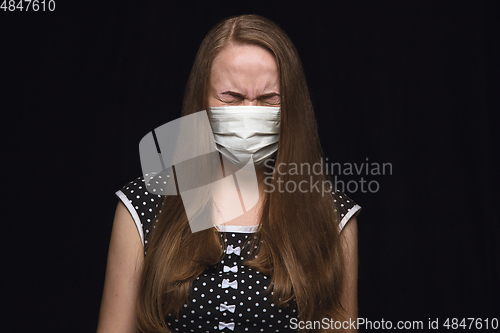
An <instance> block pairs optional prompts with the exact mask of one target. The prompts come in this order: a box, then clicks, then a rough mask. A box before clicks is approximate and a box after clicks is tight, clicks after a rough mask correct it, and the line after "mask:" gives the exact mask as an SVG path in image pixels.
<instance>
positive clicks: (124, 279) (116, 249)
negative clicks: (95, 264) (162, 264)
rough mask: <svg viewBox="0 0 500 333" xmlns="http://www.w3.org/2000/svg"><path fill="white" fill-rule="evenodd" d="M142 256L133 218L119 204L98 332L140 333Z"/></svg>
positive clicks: (110, 247) (140, 243)
mask: <svg viewBox="0 0 500 333" xmlns="http://www.w3.org/2000/svg"><path fill="white" fill-rule="evenodd" d="M143 254H144V252H143V246H142V242H141V239H140V236H139V233H138V231H137V228H136V226H135V223H134V221H133V219H132V216H131V215H130V213H129V212H128V210H127V208H126V207H125V206H124V205H123V203H121V202H119V203H118V206H117V207H116V213H115V219H114V222H113V231H112V232H111V240H110V244H109V252H108V263H107V267H106V280H105V282H104V291H103V295H102V302H101V311H100V314H99V323H98V325H97V332H98V333H111V332H120V333H137V332H139V329H138V328H137V321H136V316H135V302H136V298H137V284H138V278H139V272H140V269H141V267H142V262H143V258H144V255H143Z"/></svg>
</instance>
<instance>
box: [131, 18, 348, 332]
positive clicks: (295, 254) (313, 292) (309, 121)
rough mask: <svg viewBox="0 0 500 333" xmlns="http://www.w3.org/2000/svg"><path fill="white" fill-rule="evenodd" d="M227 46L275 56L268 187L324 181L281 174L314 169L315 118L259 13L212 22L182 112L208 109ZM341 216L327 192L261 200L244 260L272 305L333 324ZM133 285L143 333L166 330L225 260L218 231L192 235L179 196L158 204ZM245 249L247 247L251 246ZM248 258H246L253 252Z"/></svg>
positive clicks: (281, 36) (292, 54)
mask: <svg viewBox="0 0 500 333" xmlns="http://www.w3.org/2000/svg"><path fill="white" fill-rule="evenodd" d="M230 43H235V44H252V45H258V46H261V47H263V48H265V49H267V50H269V51H270V52H271V53H272V54H274V56H275V57H276V61H277V63H278V67H279V73H280V88H281V89H280V93H281V128H280V137H279V149H278V153H277V155H276V158H275V165H284V166H285V167H282V168H281V169H280V171H281V172H280V173H279V174H278V173H277V172H276V169H275V170H274V174H273V177H272V179H271V184H274V186H275V189H276V188H277V183H278V181H280V182H282V184H287V183H288V182H293V183H295V184H299V183H300V182H301V181H304V180H305V181H306V182H307V184H310V183H311V182H312V183H315V182H318V183H319V184H320V185H321V184H323V182H324V181H325V180H326V177H325V176H324V175H316V174H314V173H313V174H307V175H302V174H295V173H293V172H283V171H284V170H285V169H286V167H289V166H290V165H293V164H292V163H295V164H296V165H301V164H302V163H306V164H307V165H309V166H313V165H314V164H315V163H321V156H322V151H321V146H320V144H319V138H318V132H317V127H316V119H315V116H314V112H313V107H312V103H311V100H310V96H309V91H308V88H307V84H306V79H305V76H304V72H303V69H302V65H301V63H300V60H299V57H298V54H297V51H296V49H295V47H294V45H293V44H292V42H291V40H290V39H289V38H288V36H287V35H286V34H285V32H284V31H283V30H282V29H281V28H279V27H278V25H276V24H275V23H274V22H272V21H270V20H268V19H266V18H263V17H260V16H257V15H242V16H237V17H231V18H229V19H226V20H224V21H222V22H221V23H219V24H217V25H216V26H215V27H214V28H212V30H210V32H209V33H208V34H207V36H206V37H205V39H204V40H203V42H202V44H201V46H200V48H199V50H198V53H197V55H196V59H195V61H194V65H193V68H192V70H191V74H190V77H189V81H188V84H187V88H186V93H185V97H184V103H183V110H182V115H183V116H185V115H188V114H191V113H194V112H198V111H200V110H207V109H208V102H207V99H208V98H207V97H208V89H209V86H210V69H211V67H212V62H213V60H214V58H215V57H216V56H217V54H219V52H220V51H221V50H222V49H223V48H224V47H226V46H227V45H228V44H230ZM338 226H339V218H338V216H337V214H336V212H335V208H334V201H333V198H332V196H331V195H324V193H323V192H322V190H320V191H315V190H311V191H307V193H303V192H302V191H299V190H296V191H293V192H288V191H284V192H279V191H277V190H275V191H272V192H269V193H267V194H266V197H265V200H264V205H263V209H262V217H261V220H260V224H259V229H258V230H257V232H256V233H255V239H254V240H253V241H254V242H255V244H258V245H259V246H258V248H257V249H256V250H254V251H255V256H253V255H252V256H251V258H252V259H249V260H247V261H246V264H247V265H248V266H250V267H252V268H253V269H256V270H259V271H261V272H262V273H264V274H268V275H270V276H271V277H272V281H271V284H272V285H273V291H274V294H273V302H274V303H275V304H276V305H277V306H287V305H288V304H290V302H292V301H294V302H296V304H297V307H298V313H299V316H300V319H301V320H320V319H321V318H324V317H330V318H334V319H340V318H341V317H342V316H343V314H344V312H343V310H342V306H341V304H340V297H341V292H342V285H343V278H344V263H343V260H342V258H343V256H342V247H341V244H340V234H339V229H338ZM148 243H149V244H148V247H147V254H146V256H145V259H144V266H143V270H142V274H141V278H140V287H139V297H138V301H137V308H136V310H137V316H138V323H139V327H140V329H141V330H142V331H144V332H168V328H167V325H166V323H165V320H164V317H165V316H166V315H167V314H169V313H172V314H178V313H179V311H180V309H181V307H182V305H183V304H184V303H185V302H186V301H187V299H188V294H189V291H190V289H191V285H192V282H193V280H195V279H196V278H197V277H198V276H199V275H200V274H201V273H202V272H203V271H204V270H205V268H206V267H207V265H213V264H216V263H217V262H218V261H219V260H220V259H221V257H222V255H223V250H222V243H221V237H220V235H219V232H218V231H217V230H216V229H215V228H210V229H207V230H203V231H200V232H196V233H191V231H190V228H189V222H188V219H187V217H186V213H185V210H184V207H183V204H182V200H181V198H180V196H169V197H165V199H164V201H163V205H162V209H161V212H160V214H159V215H158V223H157V224H156V227H155V229H154V232H153V233H152V236H151V237H150V239H149V242H148ZM251 248H254V247H253V246H252V247H251ZM185 249H189V250H185ZM252 254H253V253H252Z"/></svg>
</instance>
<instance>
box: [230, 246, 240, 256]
mask: <svg viewBox="0 0 500 333" xmlns="http://www.w3.org/2000/svg"><path fill="white" fill-rule="evenodd" d="M240 252H241V249H240V247H239V246H237V247H233V246H232V245H228V246H227V250H226V253H227V254H231V253H235V254H236V255H237V256H239V255H240Z"/></svg>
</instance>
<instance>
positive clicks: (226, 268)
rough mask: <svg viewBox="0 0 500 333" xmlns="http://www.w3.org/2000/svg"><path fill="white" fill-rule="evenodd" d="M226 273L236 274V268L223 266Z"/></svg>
mask: <svg viewBox="0 0 500 333" xmlns="http://www.w3.org/2000/svg"><path fill="white" fill-rule="evenodd" d="M227 272H233V273H238V266H237V265H236V266H233V267H229V266H226V265H224V273H227Z"/></svg>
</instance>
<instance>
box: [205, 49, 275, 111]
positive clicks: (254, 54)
mask: <svg viewBox="0 0 500 333" xmlns="http://www.w3.org/2000/svg"><path fill="white" fill-rule="evenodd" d="M280 101H281V99H280V80H279V70H278V64H277V63H276V59H275V58H274V56H273V54H272V53H271V52H269V51H268V50H266V49H264V48H262V47H260V46H256V45H249V44H243V45H235V44H231V45H229V46H227V47H225V48H224V49H223V50H222V51H221V52H220V53H219V54H218V55H217V56H216V57H215V59H214V61H213V64H212V69H211V71H210V90H209V93H208V106H209V107H217V106H230V105H238V106H240V105H253V106H255V105H257V106H280Z"/></svg>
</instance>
